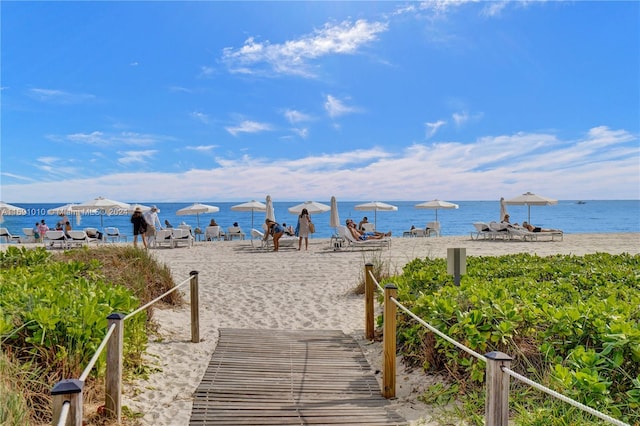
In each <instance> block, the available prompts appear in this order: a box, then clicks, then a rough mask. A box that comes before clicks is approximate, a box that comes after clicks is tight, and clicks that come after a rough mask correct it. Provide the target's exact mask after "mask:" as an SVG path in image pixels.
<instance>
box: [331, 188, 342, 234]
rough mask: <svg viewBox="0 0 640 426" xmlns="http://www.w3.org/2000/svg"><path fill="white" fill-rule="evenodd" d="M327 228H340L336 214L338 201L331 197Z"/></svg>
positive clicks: (338, 216) (338, 217)
mask: <svg viewBox="0 0 640 426" xmlns="http://www.w3.org/2000/svg"><path fill="white" fill-rule="evenodd" d="M329 226H330V227H332V228H337V227H338V226H340V215H339V214H338V201H336V197H335V196H334V197H331V216H330V217H329Z"/></svg>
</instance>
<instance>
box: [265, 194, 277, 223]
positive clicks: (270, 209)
mask: <svg viewBox="0 0 640 426" xmlns="http://www.w3.org/2000/svg"><path fill="white" fill-rule="evenodd" d="M266 202H267V208H266V209H265V211H266V213H267V214H266V217H265V219H271V220H272V221H274V222H275V221H276V212H275V210H274V209H273V201H272V200H271V195H267V199H266Z"/></svg>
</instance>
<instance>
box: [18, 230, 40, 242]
mask: <svg viewBox="0 0 640 426" xmlns="http://www.w3.org/2000/svg"><path fill="white" fill-rule="evenodd" d="M22 233H23V234H24V236H22V237H20V242H21V243H35V242H37V241H36V233H35V231H34V230H33V228H22Z"/></svg>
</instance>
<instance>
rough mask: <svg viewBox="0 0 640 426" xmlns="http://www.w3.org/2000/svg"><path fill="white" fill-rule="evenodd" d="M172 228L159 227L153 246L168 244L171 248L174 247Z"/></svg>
mask: <svg viewBox="0 0 640 426" xmlns="http://www.w3.org/2000/svg"><path fill="white" fill-rule="evenodd" d="M171 229H172V228H167V229H158V230H157V231H156V235H155V238H154V240H153V247H161V246H167V247H169V248H174V247H175V244H174V242H173V231H172V230H171Z"/></svg>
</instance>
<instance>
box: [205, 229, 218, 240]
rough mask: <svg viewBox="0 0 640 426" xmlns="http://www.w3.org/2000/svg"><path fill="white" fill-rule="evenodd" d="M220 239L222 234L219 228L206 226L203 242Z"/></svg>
mask: <svg viewBox="0 0 640 426" xmlns="http://www.w3.org/2000/svg"><path fill="white" fill-rule="evenodd" d="M221 238H222V234H221V232H220V227H219V226H207V227H206V228H205V229H204V240H205V241H213V240H220V239H221Z"/></svg>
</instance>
